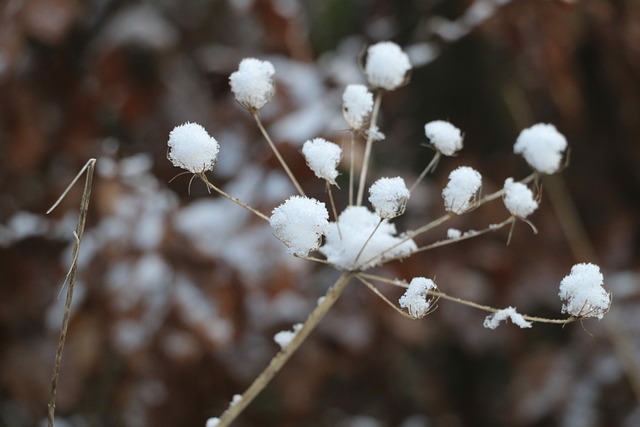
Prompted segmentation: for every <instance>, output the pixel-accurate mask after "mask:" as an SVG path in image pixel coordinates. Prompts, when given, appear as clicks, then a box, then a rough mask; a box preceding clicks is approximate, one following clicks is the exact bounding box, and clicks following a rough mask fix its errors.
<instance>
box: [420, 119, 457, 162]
mask: <svg viewBox="0 0 640 427" xmlns="http://www.w3.org/2000/svg"><path fill="white" fill-rule="evenodd" d="M424 133H425V135H426V136H427V138H429V141H431V143H432V144H433V145H434V147H435V148H436V150H438V151H439V152H441V153H442V154H444V155H445V156H453V155H454V154H455V153H456V152H458V151H460V149H461V148H462V132H460V129H458V128H457V127H455V126H454V125H452V124H451V123H449V122H446V121H444V120H434V121H432V122H429V123H427V124H426V125H424Z"/></svg>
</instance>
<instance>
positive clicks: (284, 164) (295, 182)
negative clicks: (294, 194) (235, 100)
mask: <svg viewBox="0 0 640 427" xmlns="http://www.w3.org/2000/svg"><path fill="white" fill-rule="evenodd" d="M251 115H252V116H253V118H254V120H255V121H256V124H257V125H258V128H259V129H260V132H262V136H264V139H266V140H267V143H268V144H269V147H271V151H273V154H275V155H276V157H277V158H278V161H279V162H280V165H281V166H282V168H283V169H284V171H285V172H286V173H287V175H288V176H289V179H290V180H291V182H292V183H293V185H294V187H296V190H297V191H298V193H299V194H300V195H301V196H306V194H305V193H304V190H303V189H302V187H301V186H300V184H299V183H298V180H297V179H296V177H295V176H294V175H293V172H291V169H289V166H288V165H287V162H285V161H284V158H282V155H281V154H280V151H279V150H278V147H276V144H274V143H273V140H272V139H271V137H270V136H269V133H268V132H267V130H266V129H265V127H264V125H263V124H262V120H261V119H260V116H259V115H258V112H257V111H251Z"/></svg>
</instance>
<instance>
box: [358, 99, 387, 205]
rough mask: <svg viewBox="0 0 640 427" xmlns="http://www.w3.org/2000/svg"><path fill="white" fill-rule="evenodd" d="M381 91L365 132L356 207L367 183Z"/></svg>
mask: <svg viewBox="0 0 640 427" xmlns="http://www.w3.org/2000/svg"><path fill="white" fill-rule="evenodd" d="M382 93H383V92H382V90H379V91H378V92H377V93H376V99H375V101H374V103H373V111H372V113H371V123H370V124H369V132H367V144H366V146H365V148H364V159H363V162H362V171H361V172H360V182H359V183H358V198H357V200H356V205H357V206H361V205H362V196H363V194H364V186H365V184H366V181H367V172H368V169H369V162H370V160H371V148H372V147H373V139H374V138H373V136H374V134H375V133H376V132H375V131H376V126H377V124H376V123H377V121H378V113H379V112H380V103H381V102H382Z"/></svg>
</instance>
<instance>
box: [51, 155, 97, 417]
mask: <svg viewBox="0 0 640 427" xmlns="http://www.w3.org/2000/svg"><path fill="white" fill-rule="evenodd" d="M95 164H96V159H89V161H88V162H87V163H86V164H85V165H84V167H83V168H82V169H81V170H80V172H79V173H78V175H76V177H75V178H74V179H73V181H72V182H71V184H69V186H68V187H67V189H66V190H65V191H64V192H63V193H62V196H60V198H59V199H58V200H57V201H56V202H55V203H54V204H53V206H52V207H51V208H50V209H49V210H48V211H47V214H48V213H50V212H51V211H53V209H55V208H56V206H58V204H60V202H61V201H62V199H64V197H65V196H66V195H67V194H68V193H69V191H70V190H71V188H72V187H73V186H74V185H75V183H76V182H77V181H78V179H80V177H81V176H82V174H83V173H84V172H85V171H86V172H87V175H86V178H85V183H84V190H83V192H82V201H81V202H80V214H79V216H78V223H77V225H76V229H75V231H74V233H73V236H74V238H75V242H74V245H73V253H72V255H71V268H70V269H69V272H68V273H67V277H66V280H65V282H66V283H67V284H68V288H67V297H66V300H65V304H64V315H63V318H62V327H61V328H60V338H59V339H58V348H57V350H56V356H55V361H54V367H53V375H52V377H51V392H50V396H49V405H48V416H47V419H48V425H49V427H54V424H55V412H56V392H57V390H58V378H59V376H60V366H61V363H62V351H63V349H64V343H65V340H66V338H67V329H68V327H69V318H70V314H71V302H72V301H73V287H74V285H75V281H76V273H77V271H78V254H79V253H80V241H81V239H82V235H83V233H84V228H85V224H86V221H87V212H88V210H89V200H90V198H91V184H92V182H93V171H94V169H95Z"/></svg>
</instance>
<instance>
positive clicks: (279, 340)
mask: <svg viewBox="0 0 640 427" xmlns="http://www.w3.org/2000/svg"><path fill="white" fill-rule="evenodd" d="M302 326H303V325H302V323H296V324H295V325H293V330H291V331H280V332H278V333H277V334H275V335H274V336H273V340H274V341H275V342H276V344H278V345H279V346H280V349H281V350H284V348H285V347H286V346H288V345H289V343H291V341H292V340H293V339H294V338H295V337H296V334H297V333H298V331H299V330H300V329H302Z"/></svg>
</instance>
